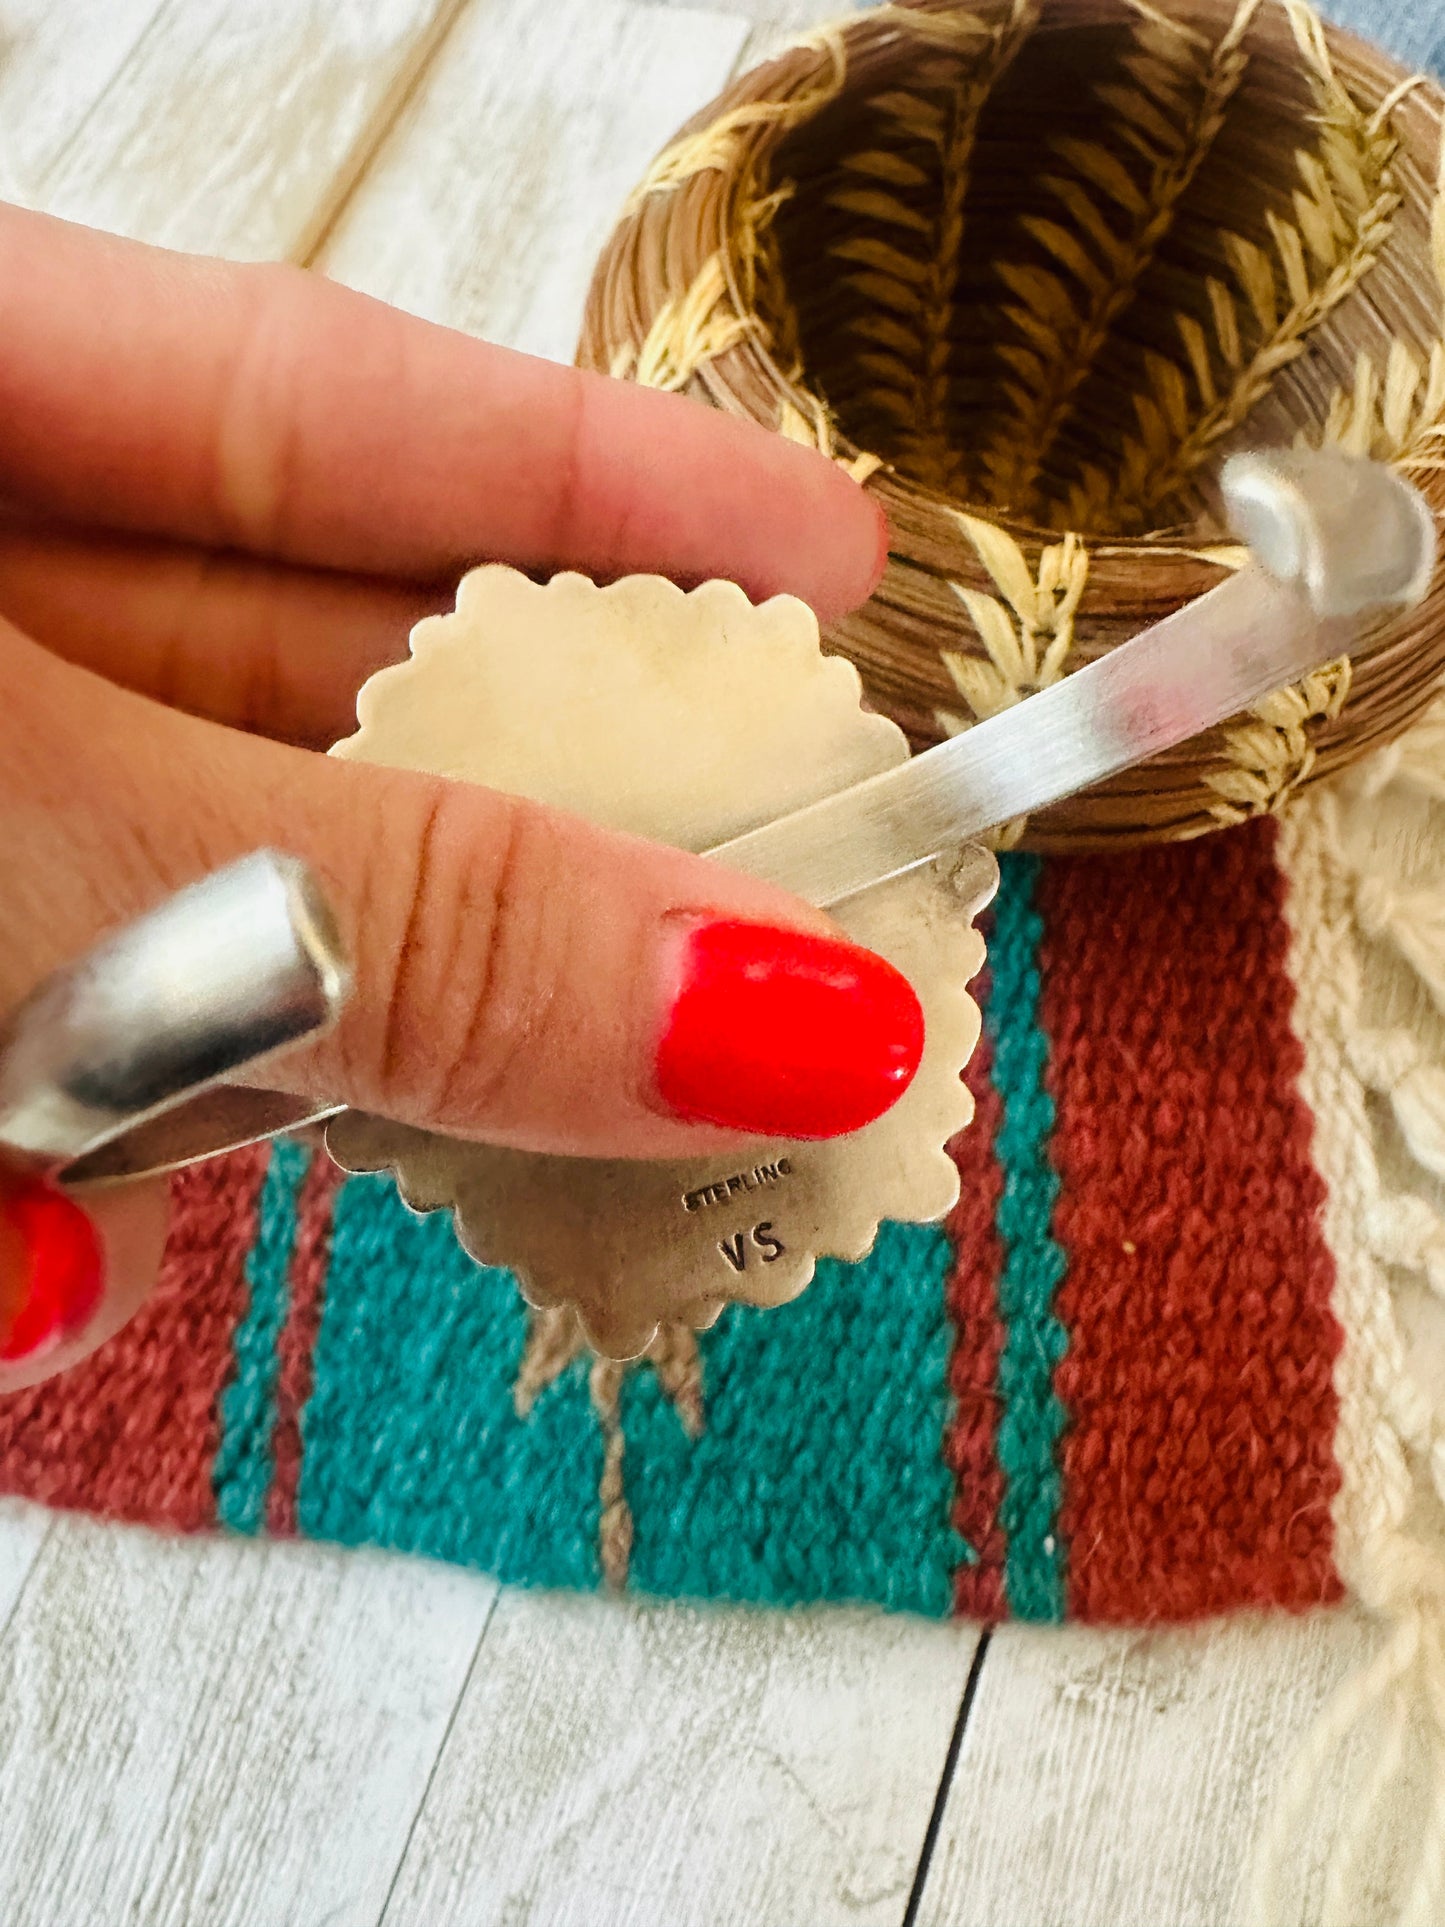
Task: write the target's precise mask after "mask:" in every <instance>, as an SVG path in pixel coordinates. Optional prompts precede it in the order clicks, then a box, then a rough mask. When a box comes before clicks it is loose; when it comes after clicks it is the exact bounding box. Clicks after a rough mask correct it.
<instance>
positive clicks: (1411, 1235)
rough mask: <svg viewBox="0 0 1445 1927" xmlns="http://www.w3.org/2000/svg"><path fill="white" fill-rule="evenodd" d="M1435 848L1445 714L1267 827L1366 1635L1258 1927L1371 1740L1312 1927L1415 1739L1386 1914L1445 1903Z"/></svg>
mask: <svg viewBox="0 0 1445 1927" xmlns="http://www.w3.org/2000/svg"><path fill="white" fill-rule="evenodd" d="M1422 830H1423V834H1422ZM1437 853H1438V854H1439V855H1442V856H1445V701H1441V702H1437V703H1436V705H1435V707H1434V708H1433V709H1432V710H1431V711H1430V712H1429V713H1428V715H1427V716H1426V718H1425V719H1424V721H1423V722H1422V723H1421V724H1420V725H1419V727H1418V728H1417V729H1416V730H1414V731H1412V732H1411V733H1410V734H1409V735H1408V736H1407V737H1405V738H1404V739H1402V741H1400V742H1399V743H1397V744H1395V745H1392V746H1391V747H1390V748H1389V749H1387V750H1385V751H1383V752H1382V753H1381V754H1380V755H1378V756H1376V757H1373V758H1371V759H1370V761H1369V762H1368V763H1367V764H1366V765H1365V766H1364V767H1363V768H1362V769H1361V770H1360V771H1358V772H1357V773H1355V774H1354V775H1352V776H1351V777H1350V778H1348V779H1346V781H1345V782H1343V783H1341V784H1339V785H1336V786H1332V787H1325V788H1322V789H1319V790H1316V791H1315V792H1313V793H1312V794H1311V795H1309V796H1308V797H1305V798H1303V799H1301V800H1300V802H1299V803H1298V804H1297V805H1296V807H1295V808H1294V809H1293V810H1292V811H1291V812H1289V813H1288V814H1287V815H1286V816H1285V818H1284V819H1283V821H1282V823H1281V829H1280V846H1279V855H1280V861H1281V864H1282V866H1283V868H1284V871H1285V873H1286V876H1287V877H1288V879H1289V883H1290V890H1289V900H1288V905H1287V909H1288V915H1289V920H1290V924H1291V928H1292V933H1293V951H1292V957H1291V967H1292V971H1293V975H1294V978H1295V982H1296V986H1297V1003H1296V1028H1297V1030H1298V1032H1299V1034H1300V1037H1301V1040H1302V1043H1303V1045H1304V1053H1305V1063H1304V1068H1303V1071H1302V1075H1301V1085H1302V1089H1303V1094H1304V1096H1305V1099H1306V1101H1307V1102H1308V1104H1309V1106H1310V1109H1311V1111H1312V1112H1313V1114H1314V1119H1315V1139H1314V1147H1315V1160H1316V1163H1317V1165H1318V1167H1319V1170H1320V1172H1321V1175H1322V1176H1323V1177H1324V1178H1325V1180H1326V1183H1327V1185H1328V1187H1329V1201H1328V1203H1327V1205H1326V1210H1325V1232H1326V1237H1327V1239H1328V1241H1329V1244H1330V1246H1331V1249H1332V1251H1333V1252H1334V1256H1335V1261H1336V1267H1337V1281H1336V1289H1335V1300H1334V1303H1335V1311H1336V1314H1337V1316H1338V1317H1339V1319H1340V1323H1341V1325H1342V1327H1343V1329H1344V1337H1345V1342H1344V1346H1343V1348H1342V1351H1341V1354H1340V1358H1339V1360H1338V1363H1337V1366H1336V1374H1335V1379H1336V1390H1337V1392H1338V1395H1339V1400H1340V1416H1339V1426H1338V1432H1337V1443H1336V1456H1337V1458H1338V1461H1339V1465H1340V1470H1341V1474H1342V1483H1341V1488H1340V1492H1339V1496H1338V1498H1337V1500H1336V1504H1335V1534H1336V1552H1335V1561H1336V1565H1337V1568H1338V1570H1339V1573H1340V1576H1341V1579H1342V1580H1343V1581H1344V1583H1345V1585H1346V1587H1347V1588H1348V1589H1349V1591H1350V1592H1351V1593H1352V1594H1353V1595H1354V1597H1355V1598H1356V1599H1357V1600H1358V1602H1359V1603H1360V1604H1361V1605H1362V1606H1363V1607H1364V1608H1365V1609H1366V1610H1367V1611H1368V1612H1369V1613H1370V1614H1371V1615H1372V1616H1373V1617H1374V1618H1375V1620H1376V1621H1377V1623H1378V1624H1379V1626H1380V1628H1381V1641H1380V1645H1379V1648H1378V1650H1377V1652H1376V1653H1375V1655H1374V1657H1373V1658H1372V1659H1371V1660H1370V1661H1369V1663H1368V1664H1367V1665H1366V1666H1364V1667H1363V1668H1361V1669H1360V1670H1359V1671H1358V1672H1357V1673H1356V1674H1354V1675H1353V1676H1352V1677H1350V1678H1348V1679H1346V1680H1345V1681H1344V1682H1343V1684H1342V1685H1341V1686H1340V1687H1339V1688H1338V1690H1337V1691H1336V1692H1335V1693H1334V1694H1333V1695H1332V1697H1331V1698H1330V1700H1329V1701H1328V1702H1327V1704H1326V1705H1325V1707H1324V1709H1323V1710H1322V1712H1321V1713H1320V1715H1319V1717H1318V1718H1317V1720H1316V1721H1315V1723H1314V1726H1313V1727H1312V1729H1311V1730H1310V1732H1309V1733H1308V1735H1307V1736H1306V1738H1305V1740H1304V1742H1303V1744H1302V1745H1301V1747H1300V1749H1299V1752H1298V1754H1297V1756H1296V1758H1295V1760H1294V1762H1293V1765H1292V1767H1291V1769H1290V1771H1289V1772H1288V1774H1287V1775H1286V1777H1285V1781H1284V1784H1283V1786H1282V1788H1281V1790H1280V1792H1279V1795H1278V1797H1277V1799H1276V1801H1275V1803H1274V1806H1273V1810H1272V1812H1271V1814H1270V1815H1269V1818H1268V1820H1267V1822H1266V1824H1265V1826H1264V1827H1263V1829H1262V1831H1261V1834H1260V1837H1259V1839H1258V1841H1257V1843H1256V1850H1255V1853H1254V1856H1253V1859H1252V1863H1251V1868H1250V1875H1249V1880H1248V1887H1247V1897H1248V1914H1249V1918H1250V1920H1251V1921H1252V1922H1255V1923H1258V1924H1259V1927H1279V1923H1280V1921H1281V1920H1282V1919H1283V1918H1285V1915H1284V1913H1283V1911H1282V1907H1281V1900H1282V1895H1283V1893H1284V1892H1285V1891H1286V1888H1285V1885H1284V1869H1285V1865H1286V1862H1287V1860H1288V1858H1289V1855H1290V1851H1291V1848H1292V1846H1293V1844H1294V1843H1295V1842H1296V1841H1297V1839H1298V1837H1299V1835H1300V1832H1301V1828H1302V1824H1303V1822H1304V1820H1305V1818H1306V1816H1307V1813H1308V1811H1309V1809H1310V1807H1311V1805H1312V1804H1313V1802H1314V1799H1315V1797H1316V1793H1317V1789H1318V1785H1319V1782H1320V1779H1321V1777H1322V1775H1323V1773H1324V1772H1325V1770H1326V1769H1327V1768H1328V1767H1329V1766H1330V1765H1331V1764H1332V1763H1333V1762H1334V1761H1336V1760H1337V1758H1338V1757H1339V1756H1340V1755H1341V1753H1342V1751H1343V1749H1344V1747H1345V1745H1346V1742H1347V1741H1349V1740H1351V1739H1353V1738H1354V1737H1355V1736H1356V1735H1357V1734H1360V1733H1361V1732H1362V1731H1363V1730H1364V1729H1365V1728H1366V1727H1369V1728H1370V1729H1371V1731H1372V1735H1373V1736H1374V1737H1375V1744H1374V1746H1373V1750H1372V1752H1371V1753H1370V1756H1369V1757H1368V1758H1367V1760H1366V1764H1365V1766H1364V1769H1363V1772H1362V1776H1361V1781H1360V1784H1359V1786H1358V1788H1357V1789H1356V1793H1355V1797H1354V1799H1353V1802H1352V1805H1351V1809H1350V1817H1349V1822H1348V1824H1347V1825H1346V1826H1345V1827H1344V1828H1343V1830H1342V1831H1341V1832H1340V1833H1339V1834H1338V1835H1337V1836H1336V1838H1335V1840H1334V1841H1333V1843H1332V1846H1331V1851H1330V1855H1329V1859H1328V1862H1327V1865H1326V1867H1325V1873H1324V1901H1323V1909H1322V1913H1321V1915H1320V1919H1321V1922H1322V1924H1323V1927H1330V1924H1331V1923H1336V1924H1343V1923H1348V1922H1352V1921H1356V1922H1357V1921H1359V1920H1360V1919H1362V1918H1364V1914H1362V1912H1361V1908H1362V1905H1364V1904H1365V1902H1364V1894H1363V1891H1362V1883H1361V1874H1360V1862H1361V1858H1362V1855H1363V1853H1364V1852H1365V1850H1366V1849H1367V1847H1368V1846H1369V1844H1370V1843H1371V1841H1372V1840H1373V1839H1374V1838H1375V1837H1376V1836H1377V1835H1378V1834H1379V1832H1380V1830H1381V1822H1382V1816H1383V1814H1384V1812H1385V1810H1386V1808H1387V1807H1388V1806H1389V1805H1390V1804H1391V1803H1392V1802H1393V1801H1394V1800H1395V1799H1396V1798H1397V1797H1398V1795H1399V1793H1400V1791H1401V1789H1402V1784H1403V1781H1404V1777H1405V1776H1406V1775H1408V1774H1409V1773H1410V1772H1411V1770H1412V1755H1411V1753H1410V1751H1409V1749H1408V1746H1407V1741H1408V1739H1409V1737H1410V1734H1411V1731H1412V1729H1415V1730H1417V1731H1418V1732H1419V1733H1420V1736H1421V1738H1422V1740H1423V1744H1424V1749H1425V1753H1426V1757H1427V1760H1428V1768H1427V1772H1428V1785H1427V1786H1426V1787H1425V1788H1424V1789H1423V1790H1424V1792H1425V1795H1426V1798H1427V1801H1428V1811H1427V1816H1426V1819H1425V1822H1424V1824H1423V1826H1422V1827H1421V1828H1420V1829H1419V1831H1418V1833H1417V1834H1416V1837H1415V1842H1414V1853H1413V1859H1412V1863H1411V1864H1409V1865H1407V1866H1406V1867H1405V1868H1403V1869H1402V1870H1401V1873H1400V1880H1399V1885H1398V1886H1397V1888H1396V1890H1395V1892H1394V1894H1393V1895H1392V1903H1391V1904H1392V1906H1393V1907H1394V1908H1395V1909H1396V1911H1395V1913H1394V1918H1395V1919H1397V1920H1398V1921H1400V1922H1402V1923H1409V1927H1416V1924H1417V1923H1431V1922H1436V1921H1438V1920H1439V1919H1440V1918H1441V1916H1442V1906H1445V1536H1442V1533H1445V1394H1442V1392H1440V1391H1436V1390H1434V1389H1432V1386H1431V1385H1430V1384H1429V1383H1428V1382H1427V1381H1426V1379H1425V1378H1424V1377H1423V1376H1422V1373H1421V1370H1420V1368H1419V1364H1418V1360H1417V1356H1416V1354H1417V1353H1418V1352H1419V1350H1420V1334H1419V1331H1418V1330H1414V1329H1412V1324H1413V1325H1418V1324H1419V1322H1420V1309H1419V1302H1415V1303H1414V1305H1413V1316H1412V1294H1413V1297H1414V1300H1415V1301H1423V1302H1424V1304H1425V1306H1426V1310H1427V1312H1428V1313H1429V1314H1431V1315H1433V1317H1434V1318H1435V1319H1436V1320H1438V1321H1440V1328H1439V1338H1440V1341H1441V1342H1445V1307H1442V1306H1441V1305H1440V1304H1439V1303H1438V1301H1439V1300H1442V1299H1445V1208H1442V1202H1441V1199H1440V1197H1438V1196H1435V1197H1432V1196H1431V1195H1430V1194H1431V1192H1432V1190H1435V1189H1437V1186H1436V1181H1437V1180H1440V1179H1442V1178H1445V876H1442V875H1441V874H1440V867H1441V866H1439V865H1438V864H1437V866H1436V868H1435V869H1434V871H1433V872H1432V873H1431V874H1429V875H1428V876H1426V877H1424V878H1422V876H1421V874H1420V864H1421V860H1422V857H1423V858H1424V859H1426V860H1427V862H1428V861H1429V860H1430V859H1431V858H1432V857H1433V856H1435V855H1436V854H1437ZM1432 1301H1437V1302H1432ZM1427 1322H1428V1318H1427Z"/></svg>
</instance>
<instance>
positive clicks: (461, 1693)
mask: <svg viewBox="0 0 1445 1927" xmlns="http://www.w3.org/2000/svg"><path fill="white" fill-rule="evenodd" d="M501 1597H502V1588H501V1587H500V1586H498V1587H497V1588H496V1590H495V1591H494V1592H493V1594H492V1603H491V1604H490V1605H489V1606H488V1607H487V1616H486V1618H485V1619H484V1620H483V1621H482V1629H481V1631H480V1632H479V1633H478V1634H477V1643H476V1645H475V1646H474V1647H473V1648H472V1656H471V1658H470V1659H469V1660H468V1661H467V1670H466V1672H465V1674H464V1675H463V1676H462V1683H461V1685H460V1686H459V1687H458V1688H457V1696H456V1698H455V1699H454V1700H453V1701H452V1706H451V1711H450V1712H449V1713H448V1714H447V1723H446V1725H445V1727H443V1729H442V1735H441V1738H440V1739H439V1740H438V1741H437V1750H436V1754H435V1756H434V1757H433V1759H432V1763H431V1766H430V1767H429V1769H428V1770H427V1776H426V1783H425V1785H424V1786H423V1787H422V1790H421V1798H420V1799H419V1800H418V1801H417V1803H416V1811H415V1813H413V1814H412V1816H411V1822H410V1824H409V1825H408V1827H407V1830H406V1838H405V1840H403V1841H402V1843H401V1852H400V1853H399V1854H398V1855H397V1857H396V1865H395V1866H394V1867H393V1868H392V1870H391V1879H390V1880H389V1881H388V1882H387V1885H386V1898H385V1899H384V1900H383V1901H382V1903H381V1912H380V1913H379V1914H378V1915H377V1917H376V1927H386V1923H387V1919H388V1916H389V1915H390V1913H391V1903H392V1902H393V1900H395V1898H396V1888H397V1882H398V1881H399V1880H400V1879H401V1876H402V1870H403V1869H404V1868H405V1866H406V1863H407V1861H408V1860H409V1859H410V1857H411V1843H412V1841H413V1840H414V1839H415V1838H416V1830H417V1827H418V1826H419V1825H420V1823H421V1816H422V1815H423V1814H424V1813H425V1812H426V1805H427V1801H428V1800H429V1799H430V1798H431V1794H432V1788H433V1787H434V1786H435V1785H436V1777H437V1774H438V1772H439V1771H440V1770H441V1763H442V1761H443V1760H444V1759H445V1758H446V1751H447V1747H448V1746H449V1745H450V1744H451V1737H452V1730H453V1728H454V1727H455V1726H456V1723H457V1717H458V1715H459V1714H460V1712H461V1710H462V1704H463V1702H464V1701H465V1699H466V1697H467V1694H468V1693H469V1692H470V1691H471V1687H472V1680H473V1678H474V1677H475V1675H476V1670H477V1662H478V1660H479V1659H480V1658H481V1656H482V1648H483V1647H484V1646H485V1645H486V1643H487V1634H488V1633H489V1632H490V1631H491V1627H492V1620H493V1618H494V1616H495V1614H496V1610H497V1603H498V1601H499V1600H500V1599H501Z"/></svg>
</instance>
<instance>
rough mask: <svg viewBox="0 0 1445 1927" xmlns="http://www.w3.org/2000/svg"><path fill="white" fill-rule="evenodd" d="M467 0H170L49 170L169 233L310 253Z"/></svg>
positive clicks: (74, 190)
mask: <svg viewBox="0 0 1445 1927" xmlns="http://www.w3.org/2000/svg"><path fill="white" fill-rule="evenodd" d="M459 4H460V0H166V4H165V5H164V6H163V7H162V8H161V10H160V12H159V13H158V14H157V15H156V17H155V18H154V20H153V21H152V22H151V24H150V27H149V28H148V30H147V32H146V33H145V34H144V36H143V37H142V38H141V40H140V42H139V44H138V45H137V46H136V47H135V49H134V50H133V52H132V54H131V56H130V58H129V59H127V60H126V61H125V62H124V64H123V65H122V66H121V68H120V70H119V72H118V73H116V75H115V76H114V78H113V79H112V81H111V83H110V85H109V86H108V87H107V89H106V91H105V93H104V95H103V96H102V98H101V99H100V100H99V101H98V102H97V104H96V106H95V108H94V109H93V111H92V112H91V113H90V115H89V116H88V117H87V119H86V121H85V124H84V127H83V129H82V131H81V133H80V134H79V135H77V137H76V138H75V139H74V140H73V141H72V142H71V143H70V144H69V145H68V146H67V147H66V149H65V150H64V152H62V153H61V154H60V155H59V156H58V157H57V159H56V160H55V161H54V162H53V163H52V164H51V165H50V166H49V167H47V168H46V169H44V170H43V171H42V173H41V175H40V177H39V179H38V181H37V190H36V197H35V198H36V199H37V202H38V204H40V205H43V206H44V207H45V208H47V209H48V210H49V211H50V212H52V213H56V214H63V215H67V216H69V217H70V218H71V219H74V220H79V221H85V222H88V223H90V224H91V225H92V226H96V227H104V228H110V229H113V230H114V231H116V232H118V233H123V234H130V235H135V236H137V237H139V238H140V239H142V240H146V241H154V242H157V243H160V244H162V245H165V246H168V247H177V248H193V249H197V250H199V251H202V252H218V253H224V254H227V255H231V256H233V257H235V258H237V259H252V260H254V259H269V258H288V259H303V258H305V257H306V255H307V254H308V252H309V250H310V249H311V247H312V245H313V244H314V242H315V240H316V238H317V236H318V235H319V234H320V233H321V232H322V231H323V230H324V228H325V227H326V225H327V223H328V222H329V221H330V219H331V218H332V216H333V214H334V213H335V210H336V208H337V206H338V205H339V203H340V201H341V200H342V199H343V198H344V197H345V195H346V194H347V192H349V190H350V188H351V187H352V185H353V184H354V182H355V180H356V178H357V175H358V174H359V173H360V171H361V169H362V168H363V167H364V165H365V163H366V160H367V158H368V157H369V155H370V154H371V152H372V150H373V149H374V147H375V145H376V143H377V141H378V140H379V139H380V138H381V136H382V134H383V133H384V131H385V129H386V127H387V126H388V125H389V124H390V122H391V120H392V118H393V116H394V114H395V113H396V111H397V108H398V106H399V104H400V102H401V100H402V99H403V98H404V97H405V95H406V94H407V92H408V91H409V89H410V88H411V86H412V85H413V84H414V83H415V81H416V79H417V77H418V75H419V74H420V73H421V71H422V70H423V68H424V67H425V65H426V63H427V62H428V60H429V59H430V58H431V55H432V54H433V52H434V51H435V48H436V45H437V43H438V40H439V38H440V36H441V35H442V34H443V33H444V31H445V29H446V27H447V26H448V24H449V22H450V21H451V19H452V17H453V16H454V15H455V13H456V10H457V7H458V5H459Z"/></svg>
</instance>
